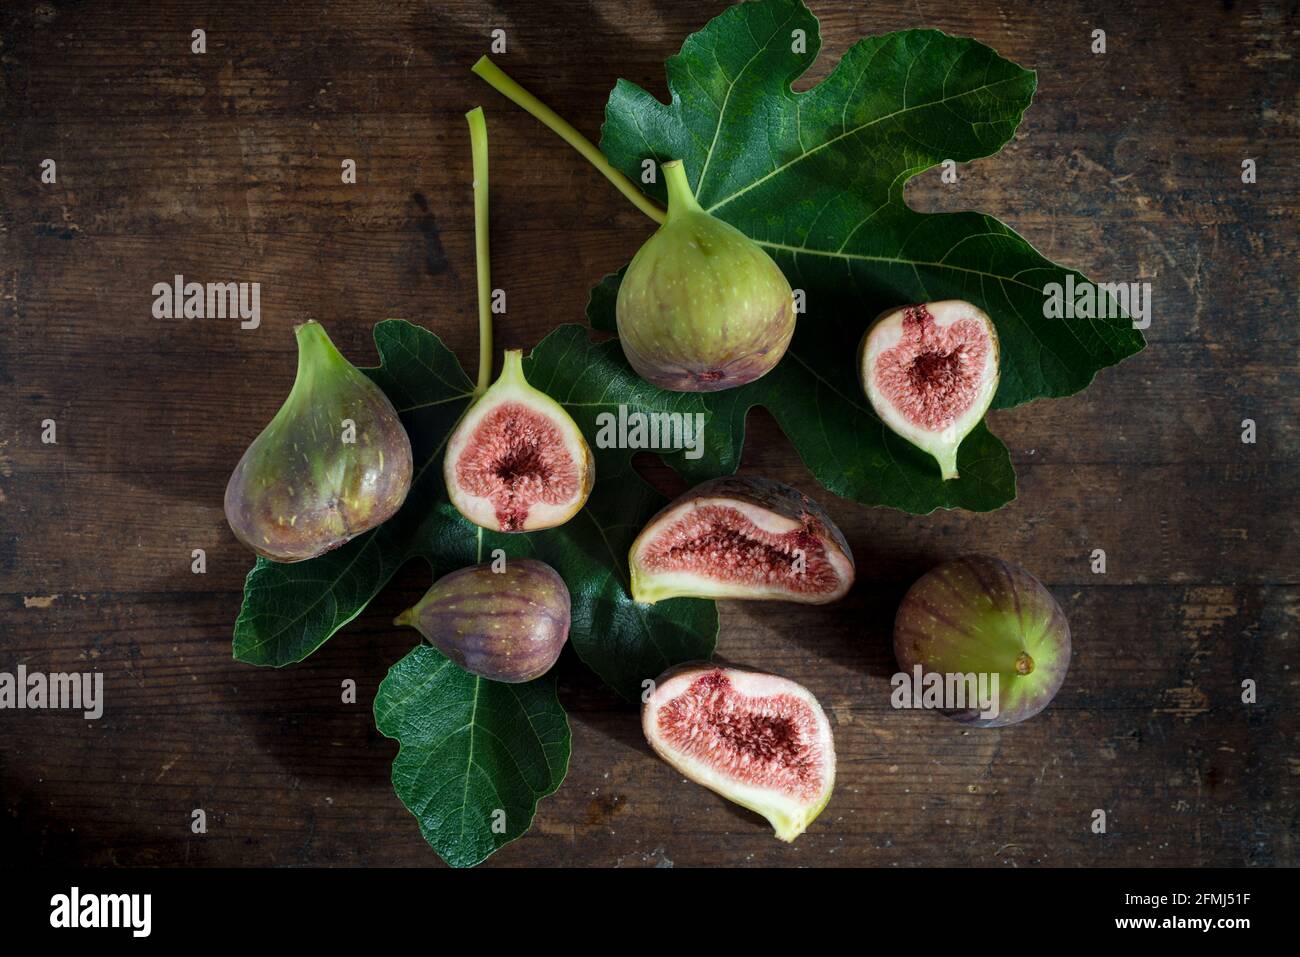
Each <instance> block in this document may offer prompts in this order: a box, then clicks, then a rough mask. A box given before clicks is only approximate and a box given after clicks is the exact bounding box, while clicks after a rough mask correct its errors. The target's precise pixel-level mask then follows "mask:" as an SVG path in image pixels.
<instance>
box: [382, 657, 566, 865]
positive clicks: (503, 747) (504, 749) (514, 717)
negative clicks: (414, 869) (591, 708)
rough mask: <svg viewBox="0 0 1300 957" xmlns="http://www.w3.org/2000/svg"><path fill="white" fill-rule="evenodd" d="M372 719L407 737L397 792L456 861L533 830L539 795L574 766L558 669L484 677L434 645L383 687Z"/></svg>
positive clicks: (395, 670)
mask: <svg viewBox="0 0 1300 957" xmlns="http://www.w3.org/2000/svg"><path fill="white" fill-rule="evenodd" d="M375 726H376V727H377V728H379V730H380V732H381V733H382V734H385V735H387V736H388V737H390V738H396V739H397V740H398V741H399V742H400V743H401V749H400V750H399V751H398V754H397V759H396V760H395V761H393V790H394V791H396V792H397V796H398V797H400V798H401V799H402V803H404V804H405V805H406V806H407V807H408V808H410V810H411V813H412V814H414V815H415V817H416V819H417V820H418V821H419V822H420V831H421V833H423V834H424V839H425V840H426V841H428V842H429V844H430V845H432V846H433V847H434V848H436V849H437V851H438V853H439V855H441V857H442V859H443V860H444V861H446V862H447V863H448V864H450V865H452V866H453V867H472V866H473V865H475V864H477V863H479V862H480V861H482V860H483V859H484V858H486V857H487V856H488V855H490V854H492V853H493V852H495V851H496V850H498V849H499V848H500V847H501V846H502V845H503V844H507V843H509V842H510V841H513V840H514V839H515V838H517V837H519V836H520V835H521V834H523V833H524V831H526V830H528V825H529V824H530V823H531V821H532V819H533V813H534V811H536V809H537V801H538V799H540V798H543V797H545V796H546V795H548V794H553V793H554V792H555V791H556V790H557V789H558V788H559V786H560V783H561V782H562V781H563V780H564V774H565V772H566V771H567V770H568V767H569V741H570V739H569V720H568V718H567V717H566V716H565V713H564V709H563V708H561V707H560V705H559V702H558V701H557V700H556V696H555V677H554V675H543V676H542V677H541V678H538V679H536V680H535V681H530V682H527V683H526V684H517V685H508V684H502V683H500V682H498V681H488V680H487V679H486V678H480V677H478V676H477V675H472V674H470V673H469V672H467V671H462V670H461V669H460V668H458V667H456V666H455V665H454V664H452V663H451V661H450V660H448V659H447V658H445V657H444V656H443V655H442V654H441V653H439V652H438V651H436V650H435V649H433V648H430V647H429V646H428V645H420V646H418V647H416V648H414V649H412V651H411V652H410V654H408V655H407V656H406V657H405V658H403V659H402V660H401V661H399V662H398V663H397V664H395V665H393V667H392V668H391V669H390V670H389V672H388V677H386V678H385V679H384V680H383V682H382V683H381V684H380V685H379V692H378V694H376V695H375Z"/></svg>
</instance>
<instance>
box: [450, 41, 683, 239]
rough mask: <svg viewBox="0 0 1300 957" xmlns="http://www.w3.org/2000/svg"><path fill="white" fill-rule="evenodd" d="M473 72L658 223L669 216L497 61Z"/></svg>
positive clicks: (483, 60)
mask: <svg viewBox="0 0 1300 957" xmlns="http://www.w3.org/2000/svg"><path fill="white" fill-rule="evenodd" d="M473 72H474V73H475V74H477V75H478V76H479V78H480V79H483V80H486V81H487V83H488V84H489V85H490V86H491V87H492V88H493V89H494V90H496V91H497V92H498V93H500V94H501V95H502V96H504V97H506V99H508V100H511V101H512V102H514V103H515V104H516V105H518V106H520V107H523V109H524V110H525V111H526V112H527V113H529V114H530V115H532V116H533V117H534V118H535V119H537V120H538V121H540V122H541V123H542V124H543V125H544V126H546V127H548V128H549V129H550V130H551V131H552V132H553V133H556V134H557V135H558V136H559V137H560V139H562V140H564V142H566V143H568V144H569V145H570V146H572V147H573V148H574V149H575V150H577V151H578V152H579V153H581V154H582V156H583V158H585V159H586V161H587V162H588V163H590V164H591V165H592V166H594V167H596V169H598V170H599V171H600V172H601V173H602V174H604V176H605V178H606V179H607V180H609V181H610V182H611V183H613V184H614V186H615V187H617V189H618V191H619V192H620V193H622V194H623V195H624V196H626V197H627V198H628V199H630V200H631V201H632V203H633V205H635V206H636V208H637V209H639V210H641V212H643V213H645V214H646V215H647V216H649V217H650V218H651V219H653V220H654V221H655V222H656V223H660V224H662V223H663V222H664V221H665V220H666V219H667V216H666V215H665V213H664V211H663V210H662V209H660V208H659V207H658V205H656V204H655V203H654V202H652V201H651V199H650V198H649V197H648V196H646V195H645V194H644V193H642V192H641V190H639V189H637V187H636V185H635V184H634V183H633V182H632V181H631V180H630V179H628V178H627V177H626V176H624V175H623V174H622V173H621V172H619V171H618V170H617V169H615V168H614V167H613V166H612V165H611V164H610V162H609V160H607V159H605V156H604V154H603V153H601V151H600V150H598V149H597V148H596V146H595V144H593V143H592V142H591V140H589V139H587V138H586V137H585V136H583V135H582V134H581V133H579V132H578V131H577V130H576V129H574V128H573V126H572V125H571V124H569V122H568V121H566V120H565V119H564V118H563V117H561V116H560V115H559V114H558V113H556V112H555V111H554V110H552V109H551V108H550V107H549V106H547V105H546V104H545V103H543V102H542V101H541V100H539V99H538V98H537V97H535V96H533V95H532V94H531V93H529V92H528V91H527V90H525V89H524V88H523V87H522V86H520V85H519V84H518V83H516V82H515V81H514V80H512V79H511V78H510V77H509V76H507V75H506V73H505V71H504V70H502V69H501V68H500V67H499V66H497V65H496V64H495V63H493V62H492V60H491V59H490V58H489V57H486V56H483V57H480V58H479V61H478V62H477V63H475V64H474V66H473Z"/></svg>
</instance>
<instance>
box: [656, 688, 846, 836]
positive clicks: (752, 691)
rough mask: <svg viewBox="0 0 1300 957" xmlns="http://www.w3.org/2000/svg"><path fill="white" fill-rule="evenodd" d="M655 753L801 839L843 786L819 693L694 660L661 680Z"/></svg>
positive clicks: (778, 829)
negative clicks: (839, 785)
mask: <svg viewBox="0 0 1300 957" xmlns="http://www.w3.org/2000/svg"><path fill="white" fill-rule="evenodd" d="M641 727H642V730H643V731H644V732H645V736H646V740H647V741H649V742H650V747H652V748H654V750H655V753H656V754H658V755H659V757H661V758H663V759H664V760H665V761H667V762H668V763H669V764H670V765H672V766H673V767H674V768H676V769H677V770H678V771H680V772H681V773H682V774H684V775H686V777H688V778H689V779H690V780H692V781H694V782H695V783H696V784H702V785H703V786H704V787H706V788H708V789H709V790H710V791H715V792H717V793H718V794H721V795H722V796H723V797H724V798H726V799H727V800H728V801H734V802H735V803H736V804H739V805H741V806H742V807H747V808H749V809H750V810H751V811H755V812H757V813H758V814H761V815H763V817H765V818H767V820H768V821H769V822H770V823H771V825H772V827H773V829H774V830H775V831H776V836H777V837H778V838H780V839H781V840H783V841H793V840H794V839H795V838H796V837H798V836H799V835H800V834H802V833H803V832H804V831H805V830H806V829H807V828H808V825H809V824H811V823H812V822H813V821H814V820H815V819H816V818H817V815H818V814H820V813H821V812H822V809H823V808H824V807H826V804H827V802H828V801H830V799H831V791H832V790H833V789H834V787H835V742H834V739H833V738H832V737H831V725H830V722H829V721H828V720H827V719H826V713H825V712H824V711H822V708H821V705H820V704H818V703H817V699H816V698H815V697H813V694H812V692H810V691H809V690H808V689H807V688H805V687H803V686H802V685H800V684H797V683H795V682H793V681H791V680H789V679H788V678H781V677H778V676H777V675H770V674H765V673H763V672H760V671H749V670H745V669H740V668H719V667H716V666H714V665H711V664H709V663H707V662H694V663H691V664H687V665H681V666H679V667H678V668H674V669H672V670H670V671H668V672H666V673H665V674H663V675H661V676H660V677H659V680H658V681H656V682H655V687H654V691H653V692H651V694H650V697H649V698H648V699H647V700H646V702H645V704H644V705H642V707H641Z"/></svg>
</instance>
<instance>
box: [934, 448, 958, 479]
mask: <svg viewBox="0 0 1300 957" xmlns="http://www.w3.org/2000/svg"><path fill="white" fill-rule="evenodd" d="M935 458H936V459H938V461H939V471H940V472H942V473H943V480H944V481H945V482H948V481H951V480H952V479H955V478H959V476H958V474H957V450H956V449H945V450H944V451H942V452H940V453H938V454H937V455H935Z"/></svg>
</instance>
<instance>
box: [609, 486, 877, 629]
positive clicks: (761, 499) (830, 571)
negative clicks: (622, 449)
mask: <svg viewBox="0 0 1300 957" xmlns="http://www.w3.org/2000/svg"><path fill="white" fill-rule="evenodd" d="M714 504H725V505H727V506H731V507H735V508H738V509H740V510H744V509H745V508H750V509H754V510H757V511H760V512H766V513H769V515H775V516H779V517H780V518H783V519H785V520H787V521H788V522H789V523H790V529H791V531H790V532H788V533H782V534H783V535H789V534H797V535H799V536H810V537H811V539H813V540H815V543H816V545H817V546H820V550H821V551H820V554H823V555H824V556H825V569H824V571H825V574H824V575H823V576H821V577H817V576H814V577H813V578H809V579H807V581H808V582H810V583H814V584H822V583H824V584H826V585H830V584H831V583H832V582H833V587H826V588H823V589H821V590H811V589H809V590H804V591H802V592H800V591H797V590H795V591H790V590H788V588H787V586H786V585H785V584H782V585H781V586H779V587H773V588H767V587H761V586H756V587H755V588H746V587H742V585H741V584H739V583H737V584H736V585H735V586H734V587H732V583H731V582H727V581H725V580H724V579H723V578H722V576H720V575H713V574H708V575H706V577H707V578H709V579H712V580H711V581H701V580H700V578H699V573H698V572H691V573H690V574H691V575H693V576H696V577H694V578H693V582H694V583H693V584H692V585H691V586H689V587H684V586H683V585H682V584H681V583H680V582H672V583H671V584H669V583H668V582H667V580H668V579H669V578H672V577H674V576H677V575H678V574H679V572H678V571H677V570H674V569H656V568H654V567H653V563H652V562H651V561H650V560H649V558H648V556H649V555H650V554H651V553H652V552H653V547H654V545H655V543H656V540H657V539H659V538H660V536H662V535H665V534H669V533H670V532H669V530H670V529H671V528H672V527H673V526H674V524H675V523H676V522H678V521H679V520H682V519H684V518H686V517H687V516H689V515H690V514H692V511H693V510H694V509H696V508H699V507H704V506H711V505H714ZM768 527H769V528H770V527H771V526H768ZM798 544H800V545H801V546H802V547H803V548H804V549H805V551H806V552H807V553H808V554H809V555H812V554H814V552H813V550H812V546H813V543H812V542H810V541H808V539H806V538H801V539H800V541H799V542H798ZM628 567H629V569H630V572H631V582H632V597H633V599H634V600H635V601H638V602H643V603H654V602H656V601H660V600H662V599H664V598H672V597H690V596H694V597H700V598H706V597H707V598H742V599H744V598H748V599H759V600H784V601H798V602H801V603H804V604H818V605H819V604H826V603H828V602H832V601H836V600H838V599H840V598H842V597H844V595H845V594H847V592H848V590H849V588H851V587H852V585H853V581H854V577H855V574H856V568H855V564H854V560H853V552H852V550H851V549H850V548H849V543H848V541H847V540H846V539H845V538H844V534H843V533H842V532H841V531H840V530H839V528H838V527H836V525H835V523H834V522H833V521H832V520H831V517H830V515H829V514H828V513H827V512H826V510H825V509H824V508H822V507H821V505H819V504H818V503H817V502H815V501H813V500H812V499H810V498H809V497H808V496H806V495H804V494H803V493H802V492H800V491H799V490H798V489H795V488H791V487H790V486H789V485H785V484H782V483H781V482H775V481H773V480H771V479H767V478H761V477H759V476H735V475H732V476H724V477H722V478H716V479H710V480H708V481H706V482H701V483H700V484H699V485H697V486H695V487H694V488H692V489H690V490H688V491H687V492H685V493H683V494H682V495H680V496H679V497H678V498H676V499H675V500H673V501H672V502H671V503H669V504H668V505H667V506H665V507H664V508H663V509H661V510H660V511H659V512H658V513H657V514H656V515H655V516H654V517H653V518H652V519H650V521H649V522H647V523H646V526H645V528H644V529H642V531H641V534H640V535H638V536H637V538H636V541H634V542H633V543H632V547H631V550H630V551H629V553H628Z"/></svg>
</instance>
